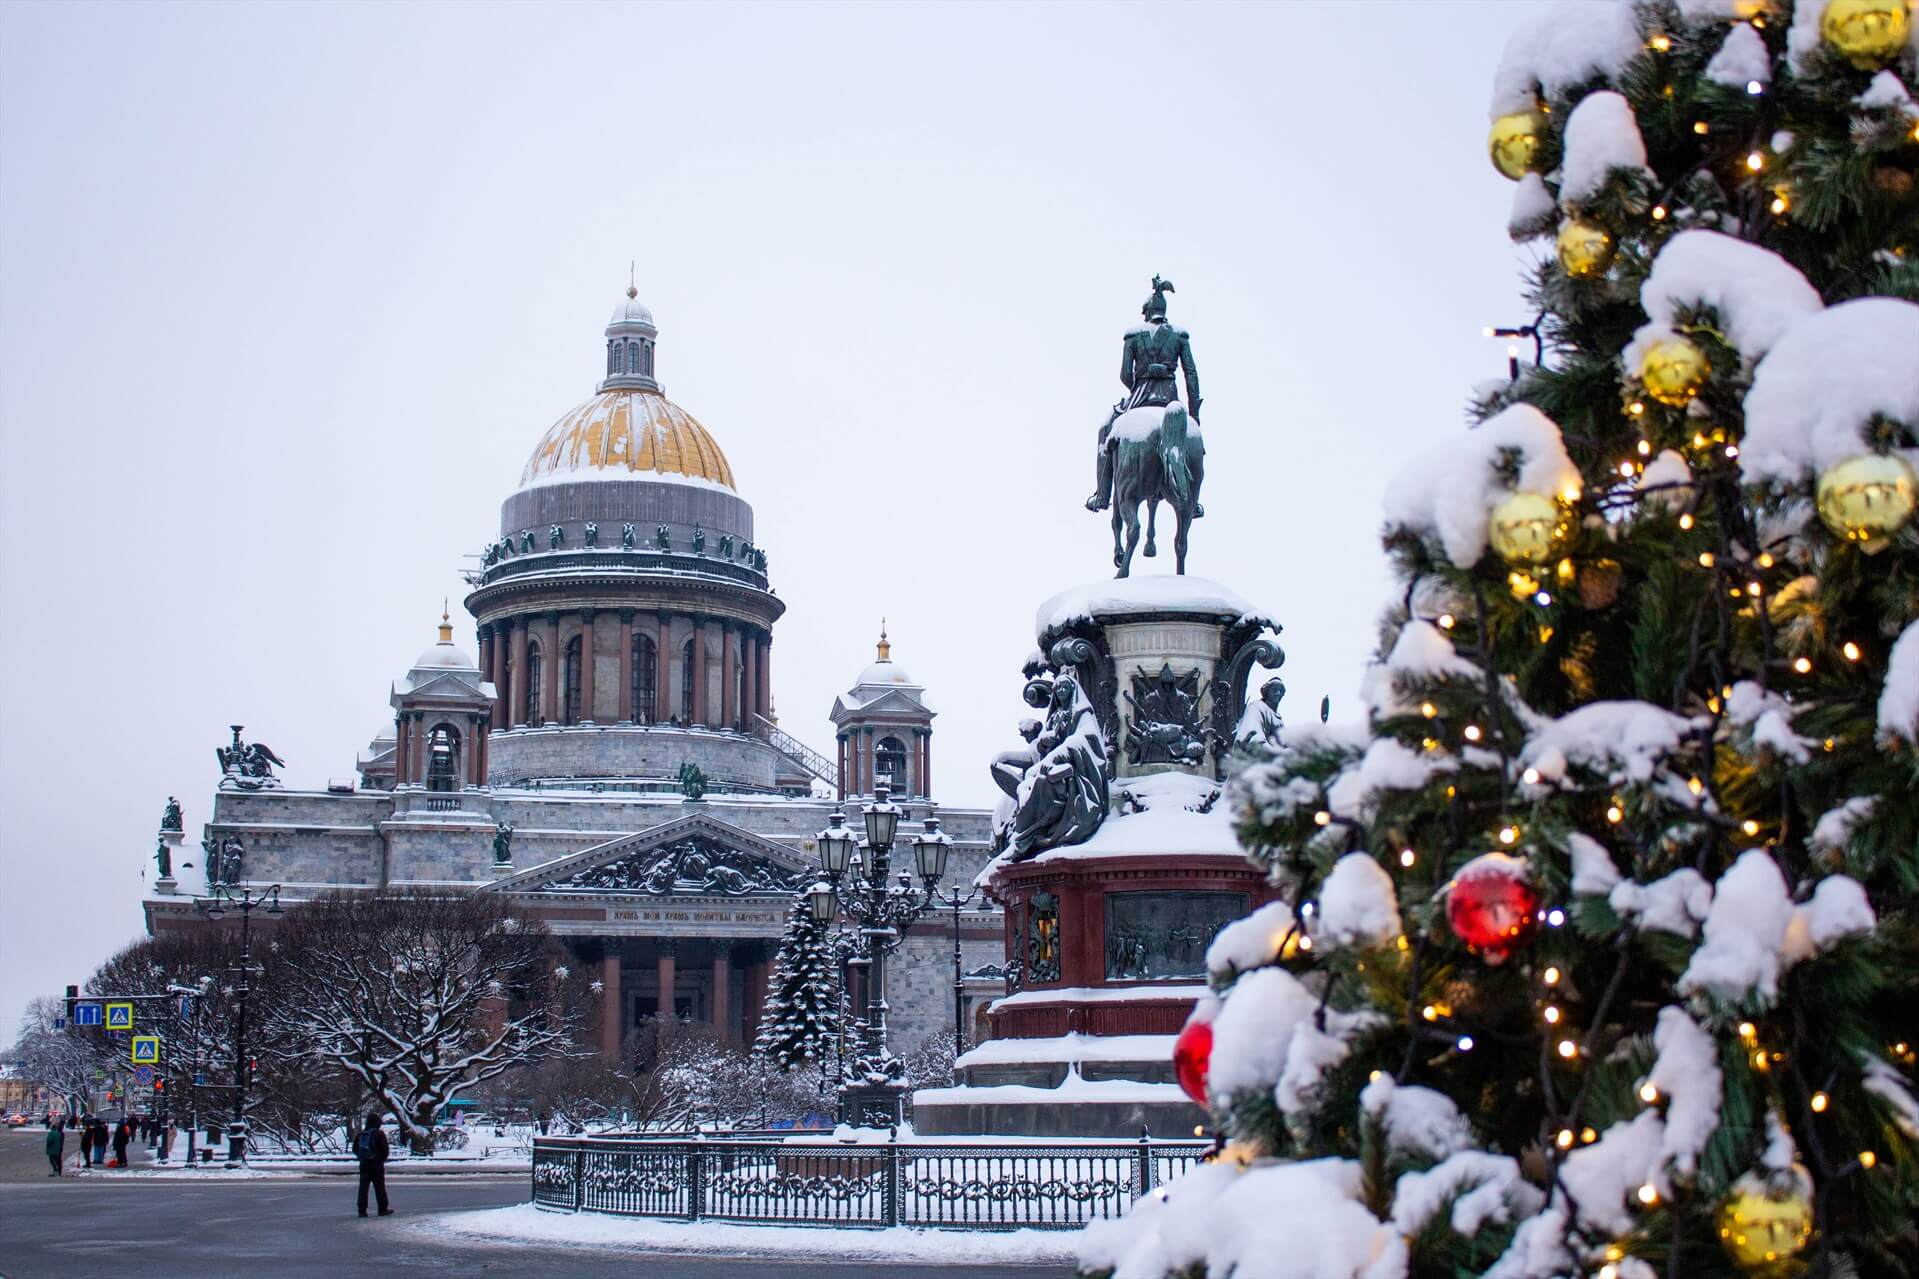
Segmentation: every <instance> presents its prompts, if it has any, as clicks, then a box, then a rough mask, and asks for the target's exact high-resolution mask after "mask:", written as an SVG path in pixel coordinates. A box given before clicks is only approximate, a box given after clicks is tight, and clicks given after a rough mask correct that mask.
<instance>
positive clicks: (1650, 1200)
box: [1639, 1181, 1659, 1207]
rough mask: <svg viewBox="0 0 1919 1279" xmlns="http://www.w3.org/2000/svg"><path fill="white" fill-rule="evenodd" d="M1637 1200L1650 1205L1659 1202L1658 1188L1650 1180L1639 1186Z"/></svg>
mask: <svg viewBox="0 0 1919 1279" xmlns="http://www.w3.org/2000/svg"><path fill="white" fill-rule="evenodd" d="M1639 1202H1640V1203H1642V1204H1646V1205H1647V1206H1649V1207H1650V1206H1651V1205H1653V1204H1656V1203H1658V1202H1659V1189H1658V1187H1656V1186H1654V1185H1653V1184H1652V1183H1651V1182H1650V1181H1649V1182H1647V1183H1646V1184H1645V1185H1643V1186H1641V1187H1640V1188H1639Z"/></svg>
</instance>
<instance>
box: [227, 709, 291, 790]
mask: <svg viewBox="0 0 1919 1279" xmlns="http://www.w3.org/2000/svg"><path fill="white" fill-rule="evenodd" d="M230 727H231V728H232V729H233V745H231V746H216V747H214V748H213V753H214V755H215V756H216V757H217V758H218V759H219V761H220V771H221V772H222V773H223V774H225V776H224V777H223V778H221V781H220V785H221V786H223V787H238V788H239V789H240V790H259V789H260V788H262V787H265V786H278V785H279V784H280V779H279V778H277V777H275V776H274V775H273V770H274V769H276V768H285V767H286V761H285V760H283V759H281V758H280V757H279V756H278V755H275V754H274V753H273V750H272V748H271V747H269V746H267V745H265V744H264V743H261V742H252V743H247V742H243V741H241V740H240V729H241V727H242V726H241V725H239V724H233V725H230Z"/></svg>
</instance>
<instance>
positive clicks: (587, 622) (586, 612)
mask: <svg viewBox="0 0 1919 1279" xmlns="http://www.w3.org/2000/svg"><path fill="white" fill-rule="evenodd" d="M593 648H594V645H593V610H592V609H590V608H583V609H581V610H580V705H579V708H578V709H579V712H580V713H579V718H580V719H581V720H590V719H592V718H593Z"/></svg>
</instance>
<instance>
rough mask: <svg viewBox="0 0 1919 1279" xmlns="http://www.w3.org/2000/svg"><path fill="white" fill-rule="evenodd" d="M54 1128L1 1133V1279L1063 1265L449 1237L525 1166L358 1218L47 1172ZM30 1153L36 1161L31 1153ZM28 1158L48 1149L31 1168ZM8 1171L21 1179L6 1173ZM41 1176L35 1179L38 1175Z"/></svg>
mask: <svg viewBox="0 0 1919 1279" xmlns="http://www.w3.org/2000/svg"><path fill="white" fill-rule="evenodd" d="M44 1141H45V1134H43V1133H41V1132H39V1131H37V1130H36V1131H32V1132H25V1133H6V1134H4V1136H0V1180H4V1181H6V1182H7V1183H9V1184H6V1185H3V1186H0V1279H129V1277H134V1279H250V1277H251V1276H256V1275H258V1276H273V1279H338V1277H339V1276H342V1275H349V1276H358V1275H369V1276H378V1279H392V1277H394V1276H413V1275H436V1276H438V1275H455V1274H458V1275H468V1274H484V1275H498V1276H517V1275H534V1274H537V1275H539V1276H540V1277H541V1279H548V1277H551V1279H614V1277H615V1276H617V1277H618V1279H632V1276H633V1275H634V1274H635V1273H636V1272H641V1271H644V1272H645V1273H646V1274H648V1275H649V1276H650V1279H895V1277H897V1279H1037V1277H1038V1276H1042V1275H1047V1276H1057V1275H1059V1274H1060V1273H1061V1270H1062V1268H1061V1267H1058V1266H1050V1267H1041V1268H1032V1267H1017V1266H1004V1265H993V1266H977V1267H972V1266H969V1267H941V1266H913V1265H906V1264H903V1263H899V1262H885V1263H872V1264H867V1265H859V1264H853V1263H845V1262H841V1263H832V1262H809V1261H791V1260H780V1261H758V1262H754V1261H738V1260H731V1259H720V1258H712V1259H709V1258H699V1257H658V1256H645V1257H642V1256H637V1255H635V1254H634V1253H632V1252H630V1251H617V1250H611V1249H599V1248H590V1247H584V1246H581V1247H575V1246H568V1247H565V1248H541V1249H539V1250H538V1251H533V1250H530V1249H529V1248H528V1247H527V1246H525V1245H519V1246H513V1247H493V1246H474V1245H473V1244H471V1243H470V1242H462V1243H460V1244H457V1245H454V1244H441V1243H438V1242H436V1241H434V1240H433V1239H431V1238H423V1237H422V1236H421V1235H420V1234H419V1233H417V1232H415V1231H413V1230H410V1229H407V1228H406V1222H407V1220H408V1218H409V1217H417V1216H418V1215H420V1214H423V1213H434V1212H448V1211H455V1210H460V1209H470V1208H493V1207H500V1206H503V1205H506V1204H513V1203H522V1202H524V1201H525V1199H526V1189H527V1187H526V1178H525V1177H524V1176H513V1177H491V1176H470V1177H469V1176H461V1177H431V1178H429V1177H417V1178H404V1179H402V1178H394V1179H391V1180H390V1182H389V1184H390V1188H391V1189H392V1192H393V1201H394V1207H395V1208H396V1209H397V1212H396V1215H394V1216H392V1217H389V1218H386V1219H384V1220H382V1219H380V1218H377V1217H375V1218H368V1219H367V1220H364V1221H362V1220H360V1219H359V1218H358V1217H356V1216H355V1215H354V1209H353V1191H354V1184H353V1182H352V1180H351V1179H347V1178H340V1177H326V1178H299V1179H291V1178H289V1179H286V1180H252V1181H239V1180H220V1179H219V1178H220V1174H218V1173H211V1174H209V1176H210V1177H211V1178H213V1179H214V1180H212V1181H209V1182H206V1183H200V1182H186V1181H174V1180H160V1179H157V1178H146V1177H139V1176H137V1175H136V1176H127V1177H123V1178H116V1177H114V1176H113V1175H112V1174H104V1175H99V1174H96V1175H94V1176H90V1177H68V1178H60V1179H55V1178H52V1177H48V1176H46V1175H45V1169H46V1162H45V1158H44V1155H43V1154H42V1143H43V1142H44ZM29 1157H31V1158H29ZM31 1159H39V1161H40V1162H39V1164H38V1167H37V1170H36V1171H35V1172H34V1173H33V1176H31V1177H30V1176H28V1175H26V1170H27V1168H28V1166H29V1165H30V1164H31ZM9 1174H11V1175H9ZM36 1177H37V1180H36V1179H34V1178H36Z"/></svg>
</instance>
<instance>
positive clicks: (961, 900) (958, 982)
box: [927, 817, 987, 1060]
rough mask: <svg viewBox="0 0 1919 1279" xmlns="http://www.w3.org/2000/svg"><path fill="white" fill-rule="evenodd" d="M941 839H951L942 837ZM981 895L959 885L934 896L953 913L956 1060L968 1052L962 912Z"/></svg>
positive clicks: (984, 907)
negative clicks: (961, 941) (961, 936)
mask: <svg viewBox="0 0 1919 1279" xmlns="http://www.w3.org/2000/svg"><path fill="white" fill-rule="evenodd" d="M933 820H934V819H933V818H930V817H929V818H928V819H927V826H928V829H929V830H930V829H931V828H932V822H933ZM940 838H942V839H946V838H950V837H949V836H946V835H941V836H940ZM979 895H980V890H979V889H978V888H970V889H968V890H967V891H966V892H964V893H962V892H960V890H959V885H958V884H955V885H953V887H951V888H949V889H947V890H946V891H945V892H943V893H939V892H936V893H934V894H933V900H934V901H936V902H938V903H939V904H940V905H942V906H946V907H948V908H950V909H951V910H952V912H953V1056H954V1058H955V1059H956V1060H957V1059H958V1057H959V1055H960V1054H961V1053H963V1052H965V1051H966V969H965V960H964V959H963V958H962V957H961V955H960V910H961V909H962V908H964V907H967V906H970V905H972V904H973V899H974V898H976V897H978V896H979ZM986 908H987V907H986V903H984V902H981V903H980V909H981V910H985V909H986Z"/></svg>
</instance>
